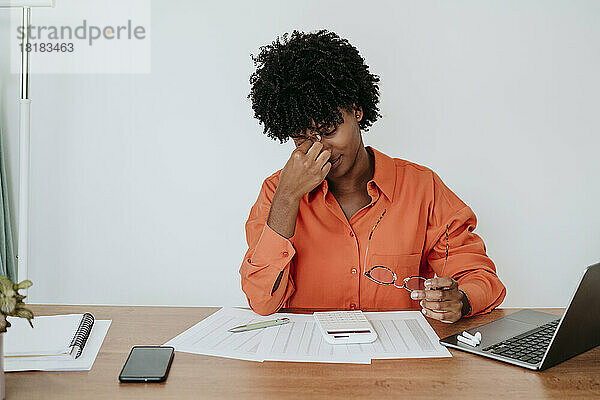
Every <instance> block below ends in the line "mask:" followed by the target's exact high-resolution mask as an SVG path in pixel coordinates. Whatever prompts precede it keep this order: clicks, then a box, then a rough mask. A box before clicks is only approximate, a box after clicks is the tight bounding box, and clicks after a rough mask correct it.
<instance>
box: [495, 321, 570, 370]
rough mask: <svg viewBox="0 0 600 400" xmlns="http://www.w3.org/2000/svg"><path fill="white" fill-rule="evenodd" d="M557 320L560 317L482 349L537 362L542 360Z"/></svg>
mask: <svg viewBox="0 0 600 400" xmlns="http://www.w3.org/2000/svg"><path fill="white" fill-rule="evenodd" d="M559 321H560V319H557V320H554V321H552V322H548V323H547V324H545V325H542V326H540V327H538V328H535V329H533V330H531V331H528V332H525V333H522V334H520V335H517V336H514V337H512V338H509V339H506V340H505V341H503V342H500V343H497V344H495V345H493V346H489V347H486V348H485V349H483V350H484V351H489V352H490V353H492V354H498V355H501V356H504V357H508V358H512V359H514V360H519V361H523V362H526V363H528V364H537V363H539V362H540V361H541V360H542V357H543V356H544V353H545V352H546V349H547V348H548V345H549V344H550V340H551V339H552V336H553V335H554V331H555V330H556V326H557V325H558V323H559Z"/></svg>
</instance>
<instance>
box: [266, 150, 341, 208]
mask: <svg viewBox="0 0 600 400" xmlns="http://www.w3.org/2000/svg"><path fill="white" fill-rule="evenodd" d="M330 157H331V152H330V151H329V150H323V144H322V143H321V142H313V141H312V140H305V141H304V142H302V143H301V144H300V145H299V146H298V147H296V149H294V151H293V152H292V155H291V156H290V158H289V160H288V161H287V163H286V164H285V167H283V170H282V171H281V174H280V176H279V185H278V186H277V190H278V191H279V190H281V192H283V193H285V194H286V195H288V196H292V197H293V198H296V199H300V198H301V197H302V196H304V195H305V194H306V193H308V192H310V191H311V190H313V189H314V188H316V187H317V186H318V185H319V184H320V183H321V182H323V180H324V179H325V177H326V176H327V174H328V173H329V170H330V169H331V163H330V162H329V158H330Z"/></svg>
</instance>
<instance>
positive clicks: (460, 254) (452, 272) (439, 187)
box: [426, 173, 506, 316]
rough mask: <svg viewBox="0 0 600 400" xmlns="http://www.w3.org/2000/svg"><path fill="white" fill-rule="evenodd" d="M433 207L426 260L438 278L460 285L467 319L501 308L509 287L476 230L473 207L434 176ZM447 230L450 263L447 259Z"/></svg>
mask: <svg viewBox="0 0 600 400" xmlns="http://www.w3.org/2000/svg"><path fill="white" fill-rule="evenodd" d="M433 191H434V193H433V195H434V196H433V198H434V201H433V204H432V206H431V207H430V214H429V222H428V227H427V239H426V248H427V249H430V250H428V256H427V261H428V263H429V265H430V266H431V268H432V269H433V270H434V271H435V273H436V274H437V275H438V276H449V277H452V278H453V279H455V280H456V281H457V282H458V285H459V289H461V290H462V291H464V292H465V294H466V295H467V297H468V299H469V302H470V304H471V312H470V314H469V315H468V316H472V315H476V314H483V313H487V312H490V311H492V310H493V309H494V308H496V307H497V306H499V305H500V304H501V303H502V301H503V300H504V297H505V296H506V288H505V287H504V285H503V284H502V282H501V281H500V279H499V278H498V275H497V274H496V266H495V265H494V262H493V261H492V260H491V259H490V258H489V257H488V256H487V254H486V247H485V244H484V242H483V240H482V239H481V237H479V236H478V235H477V234H475V233H474V230H475V228H476V226H477V218H476V216H475V214H474V213H473V211H472V210H471V208H470V207H468V206H467V205H466V204H464V203H463V202H462V201H461V200H460V199H459V198H458V196H456V195H455V194H454V193H453V192H452V191H451V190H450V189H448V188H447V187H446V186H445V185H444V183H443V182H442V180H441V179H440V178H439V177H438V176H437V175H436V174H435V173H434V174H433ZM446 227H448V230H449V235H448V261H447V263H446V266H445V268H444V259H445V256H446Z"/></svg>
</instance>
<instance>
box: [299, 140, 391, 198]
mask: <svg viewBox="0 0 600 400" xmlns="http://www.w3.org/2000/svg"><path fill="white" fill-rule="evenodd" d="M366 148H367V151H370V152H371V153H373V156H374V157H375V172H374V174H373V179H372V180H371V181H369V182H375V185H377V187H378V188H379V189H380V190H381V191H382V192H383V194H384V195H385V196H386V197H387V198H388V199H389V200H390V201H392V200H393V199H394V190H395V188H396V164H395V163H394V159H392V158H391V157H389V156H387V155H385V154H383V153H382V152H380V151H377V150H375V149H374V148H372V147H371V146H367V147H366ZM320 190H321V191H322V192H323V198H325V197H326V196H327V191H328V190H329V186H328V184H327V181H326V180H324V181H323V182H321V185H320ZM318 191H319V186H317V187H316V188H315V189H313V190H312V191H311V193H313V194H314V193H317V192H318ZM309 196H310V194H309ZM312 197H313V196H310V197H309V199H310V198H312Z"/></svg>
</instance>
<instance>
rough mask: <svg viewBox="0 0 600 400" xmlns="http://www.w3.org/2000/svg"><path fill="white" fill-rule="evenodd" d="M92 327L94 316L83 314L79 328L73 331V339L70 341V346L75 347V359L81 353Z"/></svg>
mask: <svg viewBox="0 0 600 400" xmlns="http://www.w3.org/2000/svg"><path fill="white" fill-rule="evenodd" d="M92 326H94V316H93V315H92V314H90V313H85V314H83V318H81V322H80V323H79V327H78V328H77V331H75V334H74V335H73V339H71V346H77V353H76V354H75V358H78V357H79V356H80V355H81V352H82V351H83V348H84V347H85V342H87V340H88V337H89V336H90V332H91V331H92Z"/></svg>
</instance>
